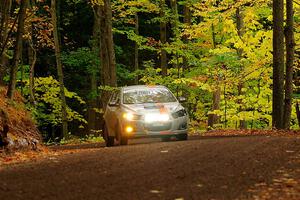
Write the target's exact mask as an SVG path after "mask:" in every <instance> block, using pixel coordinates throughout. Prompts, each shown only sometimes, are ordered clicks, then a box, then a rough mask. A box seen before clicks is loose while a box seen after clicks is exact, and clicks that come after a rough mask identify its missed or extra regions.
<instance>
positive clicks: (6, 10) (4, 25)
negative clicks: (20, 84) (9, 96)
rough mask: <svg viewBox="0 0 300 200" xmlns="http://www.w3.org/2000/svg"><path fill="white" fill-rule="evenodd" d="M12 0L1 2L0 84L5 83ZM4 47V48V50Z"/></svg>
mask: <svg viewBox="0 0 300 200" xmlns="http://www.w3.org/2000/svg"><path fill="white" fill-rule="evenodd" d="M11 5H12V0H2V2H1V3H0V47H1V48H0V49H1V54H0V85H4V82H3V78H4V76H5V75H6V69H7V65H8V56H7V54H6V53H5V51H6V41H7V38H8V24H9V23H8V22H9V17H10V11H11ZM2 49H3V50H2Z"/></svg>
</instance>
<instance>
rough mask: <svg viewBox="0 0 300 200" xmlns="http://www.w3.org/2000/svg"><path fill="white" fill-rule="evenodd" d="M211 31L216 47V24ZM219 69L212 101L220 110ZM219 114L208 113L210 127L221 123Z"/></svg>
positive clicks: (214, 107) (215, 108)
mask: <svg viewBox="0 0 300 200" xmlns="http://www.w3.org/2000/svg"><path fill="white" fill-rule="evenodd" d="M211 31H212V44H213V48H214V49H215V48H216V34H215V26H214V24H212V25H211ZM217 68H218V70H217V74H216V75H215V77H216V81H217V82H216V88H215V90H214V91H213V99H212V100H213V103H212V111H215V110H220V101H221V87H220V81H221V77H220V74H219V69H220V67H218V66H217ZM219 120H220V118H219V116H218V115H217V114H213V113H212V114H209V115H208V121H207V127H208V129H211V128H213V127H214V125H215V124H217V123H219Z"/></svg>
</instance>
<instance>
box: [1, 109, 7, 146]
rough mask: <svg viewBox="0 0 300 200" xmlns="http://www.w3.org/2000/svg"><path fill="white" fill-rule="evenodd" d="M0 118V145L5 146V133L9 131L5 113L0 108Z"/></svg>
mask: <svg viewBox="0 0 300 200" xmlns="http://www.w3.org/2000/svg"><path fill="white" fill-rule="evenodd" d="M0 119H1V121H2V127H3V128H2V130H0V147H6V146H7V145H8V140H7V133H8V131H9V126H8V123H9V120H8V115H7V113H6V112H5V111H4V110H3V109H1V108H0Z"/></svg>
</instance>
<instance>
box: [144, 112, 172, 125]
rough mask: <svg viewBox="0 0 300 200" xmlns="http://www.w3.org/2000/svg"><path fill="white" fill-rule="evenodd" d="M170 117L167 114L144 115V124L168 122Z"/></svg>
mask: <svg viewBox="0 0 300 200" xmlns="http://www.w3.org/2000/svg"><path fill="white" fill-rule="evenodd" d="M169 120H170V117H169V115H168V114H158V113H149V114H146V115H145V122H147V123H151V122H166V121H169Z"/></svg>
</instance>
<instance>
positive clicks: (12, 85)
mask: <svg viewBox="0 0 300 200" xmlns="http://www.w3.org/2000/svg"><path fill="white" fill-rule="evenodd" d="M27 2H28V0H23V1H21V5H20V13H19V17H18V31H17V34H16V45H15V50H14V56H13V60H12V66H11V69H10V80H9V85H8V90H7V96H8V98H9V99H13V96H14V92H15V89H16V82H17V72H18V66H19V62H20V58H21V56H22V46H23V34H24V24H25V16H26V7H27V5H28V4H27Z"/></svg>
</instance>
